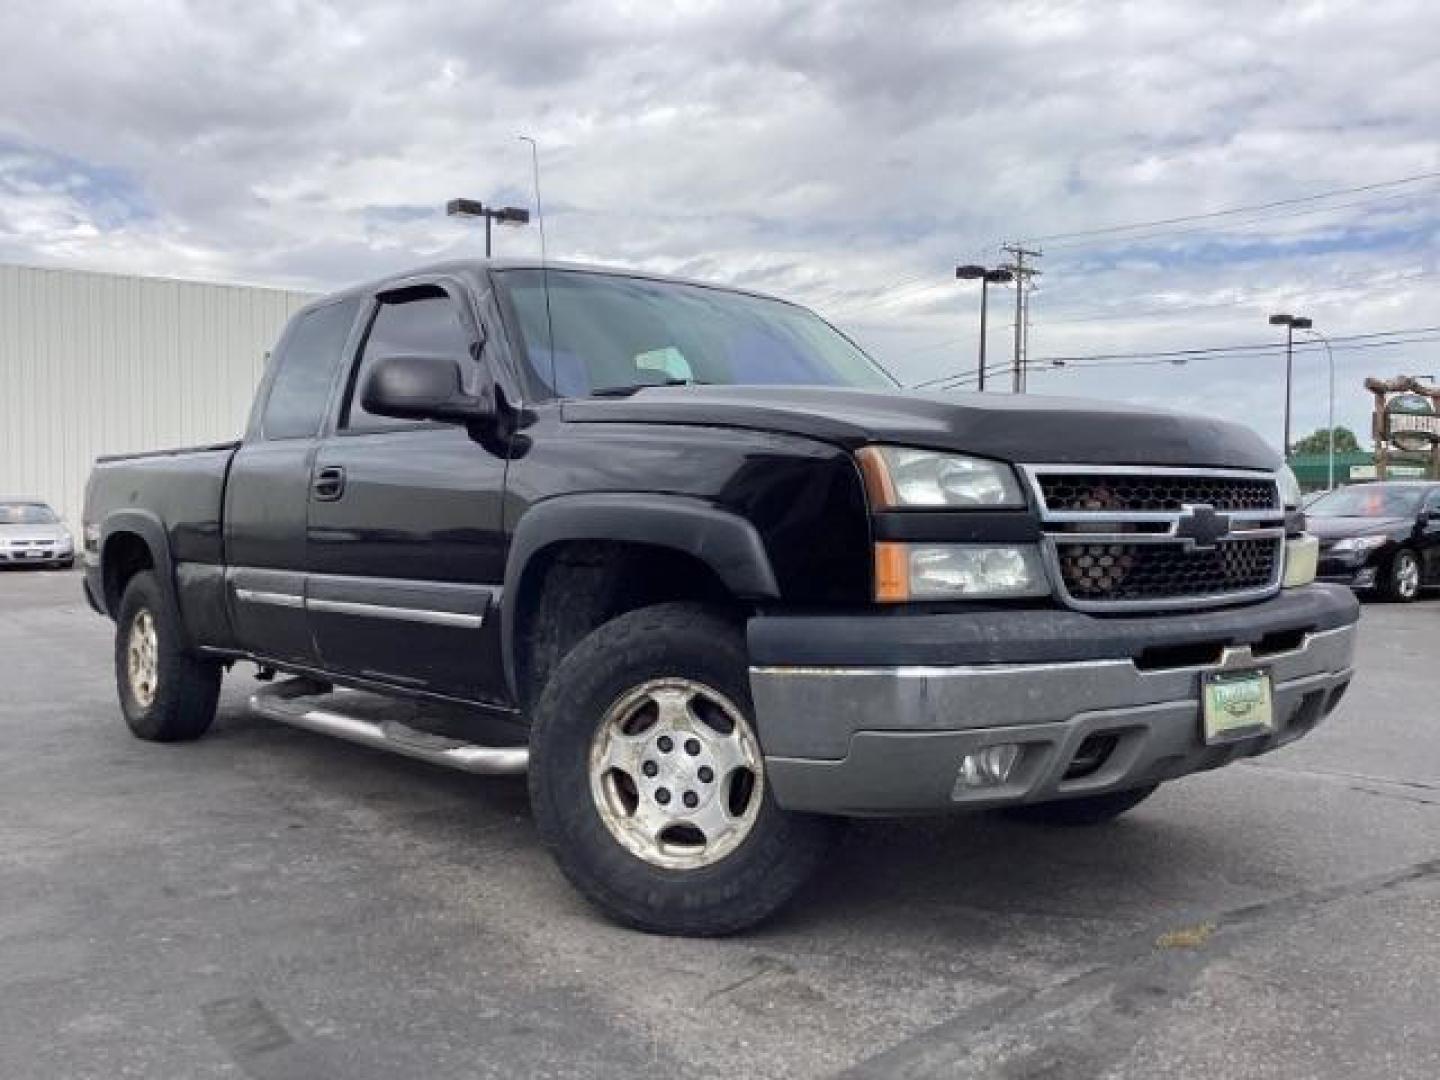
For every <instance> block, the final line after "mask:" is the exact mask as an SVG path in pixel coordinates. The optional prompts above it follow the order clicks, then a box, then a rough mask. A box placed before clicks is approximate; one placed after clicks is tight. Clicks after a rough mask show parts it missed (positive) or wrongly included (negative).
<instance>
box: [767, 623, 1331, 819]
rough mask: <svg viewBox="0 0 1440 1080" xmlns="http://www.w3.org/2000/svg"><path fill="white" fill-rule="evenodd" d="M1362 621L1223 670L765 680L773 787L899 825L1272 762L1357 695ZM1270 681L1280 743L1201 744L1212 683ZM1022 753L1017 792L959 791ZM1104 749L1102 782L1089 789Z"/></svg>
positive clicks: (1268, 737) (826, 808) (777, 669)
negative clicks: (1279, 750)
mask: <svg viewBox="0 0 1440 1080" xmlns="http://www.w3.org/2000/svg"><path fill="white" fill-rule="evenodd" d="M1355 631H1356V624H1355V623H1354V622H1351V623H1349V624H1348V625H1345V626H1340V627H1336V628H1332V629H1327V630H1323V631H1319V632H1315V633H1308V634H1306V635H1305V636H1304V638H1303V640H1301V641H1300V642H1299V643H1298V644H1296V645H1295V646H1293V647H1291V648H1290V649H1288V650H1287V651H1281V652H1273V653H1267V654H1265V655H1261V656H1256V655H1254V654H1253V653H1252V651H1251V648H1250V647H1249V646H1248V645H1239V646H1235V647H1230V648H1226V649H1225V650H1224V653H1223V655H1222V658H1221V659H1220V660H1219V662H1216V663H1211V664H1206V665H1199V666H1188V667H1163V668H1159V669H1147V668H1142V667H1141V666H1139V665H1137V663H1136V662H1135V661H1134V660H1133V659H1103V660H1083V661H1074V662H1061V663H1033V664H1003V663H986V664H975V665H964V666H926V667H904V666H898V667H896V666H892V667H843V666H793V667H791V666H776V665H760V666H754V667H752V668H751V670H750V685H751V692H752V695H753V697H754V701H755V710H756V719H757V723H758V725H759V734H760V740H761V743H762V745H763V747H764V749H765V755H766V758H765V761H766V774H767V778H768V782H769V784H770V786H771V790H772V792H773V793H774V795H775V798H776V800H777V802H779V804H780V805H781V806H784V807H786V808H788V809H792V810H805V811H814V812H820V813H836V814H856V815H868V814H876V815H881V814H897V813H916V812H932V811H939V810H945V809H957V808H983V807H990V806H1001V805H1007V804H1014V803H1025V802H1044V801H1048V800H1051V799H1059V798H1066V797H1071V796H1079V795H1090V794H1098V793H1101V792H1106V791H1116V790H1122V789H1125V788H1130V787H1137V786H1140V785H1143V784H1150V783H1154V782H1157V781H1161V780H1170V779H1174V778H1175V777H1179V776H1184V775H1186V774H1188V773H1192V772H1197V771H1200V770H1202V769H1211V768H1215V767H1217V766H1220V765H1224V764H1226V763H1228V762H1230V761H1232V760H1235V759H1236V758H1241V757H1250V756H1253V755H1256V754H1262V753H1266V752H1268V751H1270V750H1273V749H1275V748H1276V747H1279V746H1283V745H1284V744H1286V743H1288V742H1291V741H1293V740H1295V739H1297V738H1299V737H1301V736H1302V735H1304V734H1306V733H1307V732H1309V731H1310V730H1311V729H1313V728H1314V727H1315V725H1316V724H1318V723H1319V722H1320V721H1321V720H1322V719H1323V718H1324V717H1325V716H1326V715H1327V714H1329V713H1330V712H1331V711H1332V710H1333V709H1334V708H1335V706H1336V705H1337V704H1338V703H1339V701H1340V698H1341V696H1342V694H1343V693H1344V691H1345V688H1346V686H1347V685H1348V684H1349V682H1350V678H1351V674H1352V669H1351V664H1352V658H1353V655H1354V649H1355ZM1257 667H1258V668H1264V669H1266V670H1268V671H1269V672H1270V675H1271V680H1272V693H1273V709H1274V717H1275V730H1274V731H1273V732H1272V733H1269V734H1265V735H1259V736H1254V737H1250V738H1246V739H1241V740H1238V741H1235V742H1231V743H1225V744H1221V745H1206V743H1205V742H1204V740H1203V737H1202V732H1201V719H1200V693H1201V691H1200V687H1201V684H1202V678H1203V676H1205V675H1206V674H1208V673H1211V672H1214V671H1221V670H1238V669H1247V668H1257ZM1004 743H1012V744H1020V746H1021V747H1022V752H1021V755H1020V758H1019V761H1018V763H1017V764H1016V766H1015V768H1014V770H1013V772H1012V773H1011V775H1010V777H1009V778H1008V780H1007V781H1006V782H1005V783H1003V784H1001V785H998V786H994V787H988V788H965V787H963V786H961V785H958V784H957V779H958V772H959V766H960V762H961V759H962V758H963V757H964V756H965V755H966V754H972V753H974V752H976V751H978V750H982V749H984V748H985V747H987V746H994V745H998V744H1004ZM1097 747H1099V748H1108V749H1107V750H1106V752H1105V753H1104V755H1103V760H1102V761H1101V762H1100V763H1099V765H1098V767H1095V768H1093V769H1091V770H1090V771H1086V772H1084V774H1083V775H1077V771H1078V770H1077V758H1078V759H1081V760H1082V761H1085V762H1089V761H1090V760H1092V759H1093V758H1094V756H1095V753H1096V748H1097Z"/></svg>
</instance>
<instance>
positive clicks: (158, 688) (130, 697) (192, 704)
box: [115, 570, 222, 742]
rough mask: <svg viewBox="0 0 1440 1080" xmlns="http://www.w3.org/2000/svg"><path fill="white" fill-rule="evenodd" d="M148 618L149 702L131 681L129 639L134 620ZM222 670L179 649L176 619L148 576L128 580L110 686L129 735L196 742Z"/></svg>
mask: <svg viewBox="0 0 1440 1080" xmlns="http://www.w3.org/2000/svg"><path fill="white" fill-rule="evenodd" d="M142 616H144V617H148V618H149V620H150V623H151V625H152V626H153V628H154V642H153V644H154V650H153V651H154V656H155V663H154V666H153V670H154V681H153V684H147V685H150V686H151V690H150V693H149V694H148V698H149V700H148V701H147V700H142V697H143V696H147V695H144V694H143V693H142V691H141V690H140V689H139V688H138V687H137V685H136V684H135V682H134V681H133V680H132V678H131V673H130V646H131V644H132V642H131V635H132V633H133V632H134V629H135V626H136V622H137V620H139V619H141V618H142ZM221 674H222V670H221V667H220V665H219V664H218V663H215V662H213V661H210V660H201V659H199V658H198V657H196V656H193V655H191V654H190V653H188V652H186V651H185V650H184V649H183V648H182V647H181V645H180V627H179V625H178V621H177V619H176V616H175V615H174V613H173V612H172V611H171V609H170V605H169V604H168V603H166V601H165V596H164V594H163V593H162V592H161V591H160V583H159V582H158V581H157V580H156V579H155V575H154V574H152V573H151V572H149V571H148V570H147V571H142V572H141V573H138V574H136V575H135V576H134V577H133V578H131V579H130V583H129V584H128V585H127V586H126V587H125V595H124V596H123V597H122V598H121V600H120V611H119V614H118V616H117V618H116V620H115V685H116V688H117V689H118V691H119V693H120V710H121V712H122V713H124V715H125V723H126V724H127V725H128V726H129V728H130V731H131V733H132V734H133V735H134V736H135V737H136V738H139V739H145V740H147V741H149V742H184V741H188V740H190V739H198V738H199V737H200V736H201V735H204V734H205V732H206V731H207V730H209V728H210V724H211V721H213V720H214V719H215V705H216V702H217V701H218V700H219V697H220V677H221Z"/></svg>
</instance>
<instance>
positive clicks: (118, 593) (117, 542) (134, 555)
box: [100, 532, 155, 615]
mask: <svg viewBox="0 0 1440 1080" xmlns="http://www.w3.org/2000/svg"><path fill="white" fill-rule="evenodd" d="M100 566H101V568H102V573H103V574H104V587H105V609H106V610H107V611H109V612H110V613H111V614H112V615H113V614H114V613H115V612H116V611H118V610H119V609H120V598H121V597H122V596H124V595H125V586H127V585H129V584H130V579H131V578H133V577H134V576H135V575H136V574H138V573H140V571H142V570H153V569H154V568H155V558H154V556H153V555H151V553H150V545H149V544H147V543H146V542H145V541H144V540H143V539H142V538H141V537H140V536H139V535H138V534H137V533H132V532H117V533H114V534H112V535H111V536H110V537H109V539H107V540H106V541H105V548H104V550H103V551H102V552H101V553H100Z"/></svg>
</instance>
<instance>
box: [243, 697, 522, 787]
mask: <svg viewBox="0 0 1440 1080" xmlns="http://www.w3.org/2000/svg"><path fill="white" fill-rule="evenodd" d="M324 689H328V688H322V687H319V686H317V684H315V683H314V682H312V681H311V680H309V679H287V680H286V681H285V682H282V683H275V684H274V685H272V686H266V687H262V688H261V689H259V690H257V691H255V693H253V694H251V695H250V708H251V709H253V710H254V711H255V712H257V713H259V714H260V715H261V716H263V717H265V718H266V719H269V720H275V721H277V722H279V723H281V724H289V725H291V726H292V727H298V728H304V729H305V730H306V731H314V732H318V733H319V734H321V735H334V736H335V737H336V738H339V739H345V740H346V741H348V742H353V743H359V744H360V745H362V746H372V747H375V748H376V749H377V750H388V751H390V752H391V753H392V754H402V755H404V756H405V757H409V758H415V759H417V760H419V761H428V762H429V763H430V764H432V765H444V766H445V767H446V768H450V769H459V770H460V771H461V772H468V773H479V774H482V775H485V776H518V775H522V774H523V773H524V772H525V769H526V767H527V766H528V765H529V763H530V750H529V749H528V748H527V747H524V746H478V745H476V744H475V743H467V742H461V741H460V740H459V739H449V738H446V737H445V736H443V735H434V734H431V733H430V732H428V731H418V730H416V729H415V728H412V727H409V726H408V725H406V724H401V723H398V722H396V721H394V720H383V721H375V720H366V719H362V718H361V717H358V716H349V715H347V714H345V713H342V712H336V711H335V710H333V709H323V708H318V707H316V706H315V705H313V704H312V703H310V702H307V701H306V700H305V698H307V697H313V696H314V695H315V694H316V693H318V692H323V691H324Z"/></svg>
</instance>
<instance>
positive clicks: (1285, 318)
mask: <svg viewBox="0 0 1440 1080" xmlns="http://www.w3.org/2000/svg"><path fill="white" fill-rule="evenodd" d="M1270 325H1271V326H1283V327H1285V444H1284V445H1285V460H1286V461H1289V460H1290V386H1291V383H1292V382H1293V378H1294V369H1295V331H1296V330H1309V329H1310V327H1311V326H1312V325H1313V324H1312V323H1311V321H1310V320H1309V319H1308V318H1307V317H1305V316H1304V315H1291V314H1289V313H1288V312H1277V313H1276V314H1274V315H1271V316H1270Z"/></svg>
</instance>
